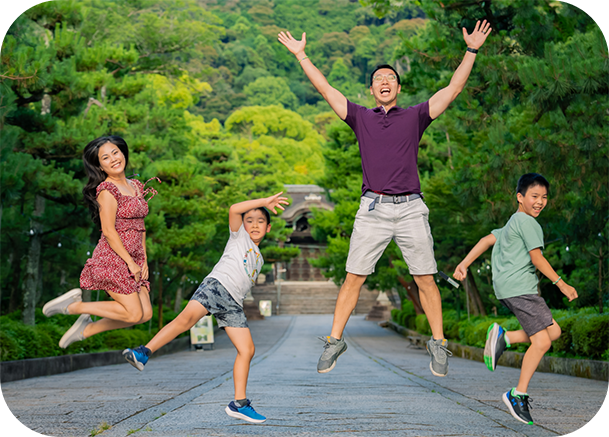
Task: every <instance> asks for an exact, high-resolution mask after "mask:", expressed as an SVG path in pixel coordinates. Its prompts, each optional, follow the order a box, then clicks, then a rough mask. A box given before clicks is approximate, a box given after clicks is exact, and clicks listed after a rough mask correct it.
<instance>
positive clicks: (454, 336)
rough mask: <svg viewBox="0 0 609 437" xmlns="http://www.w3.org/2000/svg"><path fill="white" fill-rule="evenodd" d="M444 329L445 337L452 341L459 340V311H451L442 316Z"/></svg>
mask: <svg viewBox="0 0 609 437" xmlns="http://www.w3.org/2000/svg"><path fill="white" fill-rule="evenodd" d="M442 329H444V337H445V338H448V339H450V340H459V319H458V318H457V311H455V310H450V311H446V312H445V313H443V314H442Z"/></svg>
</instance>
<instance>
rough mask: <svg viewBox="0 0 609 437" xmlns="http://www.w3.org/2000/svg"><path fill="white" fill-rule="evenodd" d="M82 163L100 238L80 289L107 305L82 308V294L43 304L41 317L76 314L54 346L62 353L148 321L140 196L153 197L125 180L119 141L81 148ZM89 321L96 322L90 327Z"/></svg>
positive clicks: (125, 156) (125, 157) (124, 151)
mask: <svg viewBox="0 0 609 437" xmlns="http://www.w3.org/2000/svg"><path fill="white" fill-rule="evenodd" d="M83 162H84V165H85V170H86V172H87V175H88V176H89V181H88V183H87V185H86V186H85V188H84V189H83V195H84V198H85V203H87V204H88V206H89V210H90V211H91V217H92V218H93V221H94V222H95V223H96V224H98V225H101V231H102V235H101V238H100V239H99V243H98V244H97V247H96V248H95V250H94V251H93V256H92V257H91V258H90V259H89V260H87V263H86V264H85V267H84V269H83V271H82V273H81V275H80V286H81V288H83V289H86V290H105V291H106V293H107V294H108V295H109V296H110V297H111V298H112V299H113V301H107V302H82V291H81V289H80V288H76V289H74V290H70V291H68V292H67V293H65V294H63V295H62V296H59V297H58V298H56V299H53V300H51V301H50V302H48V303H47V304H46V305H45V306H44V308H43V309H42V311H43V313H44V315H46V316H47V317H49V316H52V315H54V314H81V316H80V317H79V318H78V320H77V321H76V322H75V323H74V325H73V326H72V327H71V328H70V329H69V330H68V331H67V332H66V333H65V334H64V336H63V337H62V338H61V340H60V341H59V346H60V347H62V348H66V347H68V346H69V345H70V344H71V343H74V342H75V341H80V340H84V339H85V338H88V337H91V336H92V335H95V334H99V333H100V332H104V331H109V330H112V329H118V328H125V327H127V326H132V325H137V324H139V323H144V322H147V321H148V320H150V318H151V317H152V306H151V304H150V295H149V293H150V283H149V282H148V263H147V258H146V228H145V227H144V217H146V215H147V214H148V201H147V200H146V198H145V196H146V195H147V194H152V196H151V197H150V198H152V197H154V195H156V194H157V192H156V190H154V189H152V188H148V189H146V190H145V189H144V185H145V184H142V183H141V182H140V181H137V180H135V179H127V177H126V176H125V167H126V166H127V164H128V162H129V149H128V147H127V143H125V140H123V139H122V138H120V137H117V136H105V137H100V138H97V139H95V140H93V141H91V142H90V143H89V144H87V146H86V147H85V150H84V153H83ZM157 180H158V179H157ZM159 182H160V181H159ZM150 198H149V199H148V200H150ZM90 315H95V316H99V317H102V318H101V319H100V320H98V321H96V322H93V321H92V320H91V317H90Z"/></svg>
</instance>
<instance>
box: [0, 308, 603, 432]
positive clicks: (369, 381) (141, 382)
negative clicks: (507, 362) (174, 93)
mask: <svg viewBox="0 0 609 437" xmlns="http://www.w3.org/2000/svg"><path fill="white" fill-rule="evenodd" d="M331 320H332V316H331V315H301V316H274V317H270V318H267V319H266V320H264V321H254V322H251V323H250V326H251V329H252V335H253V337H254V342H255V343H256V347H257V351H256V357H255V358H254V361H253V366H252V369H251V372H250V380H249V385H248V397H249V398H250V399H252V401H253V405H254V407H255V408H256V409H257V411H259V412H260V413H262V414H264V415H266V416H267V417H268V420H267V422H266V423H264V424H261V425H252V424H249V423H246V422H242V421H239V420H236V419H232V418H230V417H228V416H227V415H226V413H225V412H224V408H225V406H226V404H227V403H228V402H229V401H230V400H231V399H232V396H233V381H232V362H233V360H234V357H235V350H234V348H233V347H232V345H231V344H230V341H229V340H228V338H227V336H226V335H225V334H224V333H219V334H218V335H217V336H216V344H215V349H214V350H213V351H204V352H195V351H192V352H191V351H185V352H180V353H177V354H173V355H166V356H162V357H159V358H155V359H152V360H151V361H150V362H149V363H148V364H147V366H146V368H145V370H144V371H143V372H138V371H137V370H136V369H134V368H133V367H131V365H129V364H119V365H113V366H106V367H97V368H92V369H85V370H80V371H77V372H72V373H68V374H61V375H53V376H48V377H42V378H32V379H28V380H23V381H15V382H10V383H5V384H2V387H1V388H2V393H3V395H4V399H5V401H6V403H7V404H8V407H9V408H10V410H11V411H12V413H13V414H14V415H15V416H16V417H17V418H18V419H19V420H20V421H21V422H22V423H23V424H25V425H26V426H27V427H28V428H30V429H32V430H35V431H36V432H38V433H41V434H43V435H49V436H89V435H91V434H92V431H93V430H95V429H98V428H99V427H100V426H101V425H102V424H103V423H107V424H108V425H110V428H108V429H106V430H105V431H104V432H103V433H100V434H97V435H101V436H127V435H134V436H143V437H167V436H193V437H194V436H236V435H264V436H291V435H298V436H326V435H334V434H339V435H345V436H351V435H353V436H355V435H357V436H502V437H503V436H506V437H507V436H510V437H511V436H540V437H541V436H544V437H545V436H557V435H565V434H568V433H570V432H573V431H575V430H578V429H579V428H581V427H582V426H584V425H585V424H586V423H587V422H589V421H590V420H591V419H592V418H593V417H594V416H595V414H596V413H597V412H598V410H599V408H600V407H601V405H602V403H603V400H604V399H605V397H606V395H607V382H602V381H594V380H587V379H582V378H575V377H569V376H563V375H555V374H547V373H538V374H536V375H535V377H534V379H533V382H532V384H531V387H530V390H529V392H530V393H531V397H532V399H533V401H532V407H533V409H532V414H533V417H534V419H535V420H536V425H534V426H528V425H524V424H521V423H520V422H518V421H516V420H515V419H513V418H512V417H511V416H510V415H509V413H507V409H506V407H505V406H504V405H503V402H501V399H500V397H501V394H502V393H503V392H504V391H507V390H508V389H509V388H510V387H511V386H513V385H514V384H515V382H516V381H517V379H518V369H512V368H506V367H498V368H497V371H495V372H489V371H488V370H487V369H486V367H485V366H484V364H483V363H478V362H474V361H470V360H465V359H460V358H452V359H451V361H450V366H451V367H450V371H449V375H448V376H447V377H445V378H437V377H434V376H432V375H431V372H430V371H429V356H428V355H427V352H426V351H425V350H424V349H421V348H417V347H415V346H412V345H410V343H409V342H408V341H406V340H405V339H404V338H403V337H401V336H399V335H397V334H395V333H394V332H393V331H390V330H386V329H383V328H380V327H379V326H378V325H377V324H376V323H373V322H367V321H365V320H364V319H363V317H361V316H357V317H352V319H351V320H350V322H349V324H348V325H347V330H346V333H345V336H346V341H347V344H348V345H349V349H348V350H347V352H345V354H344V355H342V356H341V358H340V359H339V360H338V363H337V366H336V368H335V369H334V370H332V371H331V372H330V373H327V374H324V375H320V374H318V373H317V372H316V365H317V359H318V358H319V355H320V354H321V351H322V342H321V341H319V340H317V338H316V337H317V336H318V335H322V334H324V333H326V331H329V329H330V326H331ZM608 402H609V401H608ZM608 409H609V408H607V407H605V408H604V409H603V411H604V413H605V420H604V421H601V422H600V424H597V426H596V427H595V428H594V429H588V428H586V429H584V430H581V431H580V432H578V433H576V434H575V435H576V436H577V437H581V436H594V437H596V436H597V435H598V436H600V435H603V436H604V435H607V434H606V433H604V431H606V426H607V425H609V418H607V413H606V411H607V410H608ZM601 414H603V413H601ZM2 423H5V422H4V420H3V422H2ZM594 423H596V419H595V422H594ZM32 434H33V435H35V434H34V433H32ZM2 435H3V436H5V435H6V436H9V435H10V436H11V437H12V435H16V436H21V435H23V434H22V433H21V432H20V433H19V434H4V433H2Z"/></svg>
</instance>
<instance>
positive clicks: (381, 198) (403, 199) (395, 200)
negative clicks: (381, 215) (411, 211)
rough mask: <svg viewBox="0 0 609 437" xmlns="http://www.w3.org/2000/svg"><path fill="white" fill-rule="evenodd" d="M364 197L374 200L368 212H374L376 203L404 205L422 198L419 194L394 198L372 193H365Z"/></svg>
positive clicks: (389, 195)
mask: <svg viewBox="0 0 609 437" xmlns="http://www.w3.org/2000/svg"><path fill="white" fill-rule="evenodd" d="M364 197H370V198H372V199H374V200H373V201H372V203H371V204H370V206H369V207H368V211H372V210H374V207H375V206H376V204H377V202H378V203H395V204H398V203H404V202H410V201H411V200H415V199H420V198H423V196H421V195H420V194H410V195H408V196H399V195H398V196H394V195H392V194H376V193H375V192H373V191H366V192H365V193H364Z"/></svg>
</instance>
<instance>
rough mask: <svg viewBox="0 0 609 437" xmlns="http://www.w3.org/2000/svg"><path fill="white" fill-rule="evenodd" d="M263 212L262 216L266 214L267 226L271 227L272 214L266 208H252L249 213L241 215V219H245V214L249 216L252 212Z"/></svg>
mask: <svg viewBox="0 0 609 437" xmlns="http://www.w3.org/2000/svg"><path fill="white" fill-rule="evenodd" d="M256 210H258V211H262V214H264V217H266V224H267V225H270V224H271V214H270V213H269V210H268V209H266V208H265V207H264V206H261V207H260V208H252V209H250V210H249V211H245V212H244V213H243V214H241V218H242V219H243V218H244V217H245V214H247V213H248V212H250V211H256Z"/></svg>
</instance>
